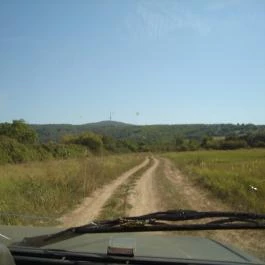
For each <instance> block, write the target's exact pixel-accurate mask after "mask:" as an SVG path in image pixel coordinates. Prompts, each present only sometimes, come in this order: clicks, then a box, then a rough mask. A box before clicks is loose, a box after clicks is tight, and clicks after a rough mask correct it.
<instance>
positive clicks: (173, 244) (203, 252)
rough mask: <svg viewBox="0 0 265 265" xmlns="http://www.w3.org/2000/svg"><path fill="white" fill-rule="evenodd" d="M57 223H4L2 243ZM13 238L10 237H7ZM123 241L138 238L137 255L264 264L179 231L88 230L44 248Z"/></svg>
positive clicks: (103, 249)
mask: <svg viewBox="0 0 265 265" xmlns="http://www.w3.org/2000/svg"><path fill="white" fill-rule="evenodd" d="M62 230H63V228H57V227H54V228H52V227H25V226H24V227H21V226H5V225H0V243H3V244H5V245H7V246H10V245H11V244H12V243H14V242H19V241H21V240H22V239H23V238H24V237H33V236H37V235H44V234H51V233H56V232H59V231H62ZM7 238H9V239H7ZM113 239H114V240H115V239H118V240H119V241H120V242H122V240H124V242H126V240H127V239H130V240H131V241H133V242H135V256H137V257H152V258H154V257H157V258H166V259H174V260H182V261H183V259H185V260H192V261H193V262H195V261H199V262H201V261H205V262H212V261H215V262H218V263H223V262H225V263H227V262H232V263H233V262H235V263H240V264H244V263H245V264H246V263H251V264H264V263H263V262H262V261H260V260H259V259H257V258H255V257H253V256H251V255H249V254H247V253H245V252H243V251H242V250H239V249H238V248H236V247H234V246H229V245H226V244H223V243H221V242H218V241H215V240H212V239H208V238H203V237H191V236H177V234H175V233H162V232H158V233H102V234H85V235H81V236H78V237H75V238H72V239H69V240H65V241H61V242H59V243H56V244H51V245H47V246H45V247H42V248H43V249H60V250H67V251H75V252H86V253H99V254H106V253H107V248H108V246H109V243H110V240H113Z"/></svg>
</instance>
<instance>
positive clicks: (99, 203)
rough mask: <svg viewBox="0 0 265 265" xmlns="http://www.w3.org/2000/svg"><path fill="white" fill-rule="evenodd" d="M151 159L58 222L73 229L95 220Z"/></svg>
mask: <svg viewBox="0 0 265 265" xmlns="http://www.w3.org/2000/svg"><path fill="white" fill-rule="evenodd" d="M148 162H149V159H148V158H146V159H145V160H144V162H142V163H141V164H140V165H138V166H136V167H133V168H132V169H130V170H129V171H127V172H125V173H123V174H122V175H121V176H120V177H118V178H117V179H115V180H114V181H113V182H112V183H110V184H108V185H105V186H104V187H102V188H101V189H98V190H96V191H95V192H93V194H92V195H91V196H90V197H87V198H85V199H84V201H83V202H82V204H81V205H80V206H78V207H77V208H76V209H75V210H74V211H72V212H70V213H68V214H66V215H64V216H62V217H61V218H60V219H59V220H58V221H59V222H61V226H64V227H71V226H78V225H83V224H86V223H88V222H89V221H92V220H93V219H95V218H96V217H97V216H98V214H99V212H100V211H101V209H102V207H103V205H104V204H105V203H106V202H107V201H108V199H109V198H110V197H111V195H112V194H113V192H114V191H115V190H116V189H117V188H118V187H119V186H120V185H121V184H122V183H124V182H125V181H126V180H127V179H128V178H129V177H130V176H131V175H132V174H133V173H135V172H136V171H137V170H139V169H140V168H142V167H144V166H145V165H147V164H148Z"/></svg>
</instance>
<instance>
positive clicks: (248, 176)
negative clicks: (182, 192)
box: [166, 149, 265, 213]
mask: <svg viewBox="0 0 265 265" xmlns="http://www.w3.org/2000/svg"><path fill="white" fill-rule="evenodd" d="M166 156H167V157H168V158H170V159H171V160H172V161H173V162H174V163H175V165H176V166H177V167H178V168H179V169H180V170H182V171H183V172H184V173H185V174H186V175H187V176H189V177H190V179H191V180H193V181H195V182H196V183H197V184H198V185H200V186H201V187H204V188H206V189H208V190H210V191H211V192H212V194H213V195H214V196H216V197H218V198H219V199H222V200H223V201H224V202H225V203H226V204H229V205H231V206H232V207H236V208H237V209H238V210H241V211H251V212H258V213H261V212H263V213H265V203H264V202H265V149H252V150H251V149H250V150H236V151H195V152H182V153H170V154H167V155H166ZM252 186H253V187H256V188H257V191H255V190H254V189H252V188H251V187H252Z"/></svg>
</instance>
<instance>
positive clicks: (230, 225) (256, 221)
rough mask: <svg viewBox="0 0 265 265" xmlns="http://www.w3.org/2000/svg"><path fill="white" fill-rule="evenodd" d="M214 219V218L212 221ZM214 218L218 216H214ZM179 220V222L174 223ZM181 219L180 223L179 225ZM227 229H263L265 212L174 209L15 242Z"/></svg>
mask: <svg viewBox="0 0 265 265" xmlns="http://www.w3.org/2000/svg"><path fill="white" fill-rule="evenodd" d="M209 218H210V219H211V221H208V222H204V223H198V222H196V223H189V224H183V223H181V221H190V220H199V219H202V220H203V219H209ZM213 218H215V219H214V220H212V219H213ZM216 218H217V219H216ZM176 222H178V224H176ZM179 222H180V224H179ZM227 229H265V214H255V213H242V212H238V213H237V212H197V211H191V210H173V211H165V212H156V213H151V214H146V215H141V216H134V217H123V218H118V219H115V220H106V221H95V222H91V223H89V224H87V225H83V226H78V227H72V228H68V229H66V230H63V231H61V232H58V233H55V234H51V235H42V236H37V237H30V238H24V239H23V240H22V241H21V242H18V243H14V244H15V245H20V246H35V247H41V246H45V245H50V244H54V243H57V242H60V241H63V240H67V239H70V238H74V237H76V236H80V235H83V234H88V233H115V232H149V231H195V230H227Z"/></svg>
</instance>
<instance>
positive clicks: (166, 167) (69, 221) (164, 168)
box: [60, 158, 265, 258]
mask: <svg viewBox="0 0 265 265" xmlns="http://www.w3.org/2000/svg"><path fill="white" fill-rule="evenodd" d="M148 162H149V159H145V161H144V162H143V163H141V164H140V165H138V166H136V167H134V168H132V169H131V170H129V171H127V172H125V173H124V174H123V175H121V176H120V177H118V178H117V179H116V180H114V181H113V182H112V183H110V184H109V185H106V186H104V187H103V188H101V189H99V190H96V191H95V192H94V193H93V194H92V196H91V197H88V198H86V199H85V200H84V201H83V203H82V204H81V205H80V206H79V207H78V208H77V209H75V210H74V211H73V212H71V213H69V214H67V215H65V216H63V217H62V218H60V221H61V222H62V224H63V226H66V227H69V226H77V225H82V224H85V223H87V222H89V221H91V220H93V219H95V218H96V217H97V216H98V215H99V213H100V211H101V210H102V208H103V206H104V204H105V203H107V202H108V200H109V199H110V197H111V196H112V195H114V196H115V191H116V189H117V188H118V187H119V186H120V185H122V184H124V183H125V184H126V182H127V180H128V179H129V177H130V176H132V174H133V173H135V172H136V171H138V170H139V169H140V168H142V167H144V166H146V165H147V164H148ZM159 168H160V169H159ZM163 180H167V181H168V182H169V185H170V187H173V190H174V191H173V193H172V194H171V195H170V196H169V197H168V198H167V200H166V201H165V200H164V198H163V193H167V192H168V191H167V189H166V188H165V189H164V190H163V189H162V190H161V189H160V192H159V189H158V187H160V186H161V185H160V184H161V181H163ZM163 200H164V201H163ZM174 200H175V204H174V206H173V207H174V208H179V209H180V208H182V209H183V208H186V209H194V210H198V211H233V209H231V208H230V207H228V206H227V205H225V204H224V203H222V202H221V201H220V200H218V199H217V198H216V197H213V195H212V194H210V192H209V191H207V190H205V189H203V188H201V187H198V186H197V185H195V184H194V183H193V182H191V181H190V180H189V179H188V178H187V177H186V176H185V175H183V174H182V173H181V172H180V171H179V170H178V169H177V168H175V166H174V165H173V164H172V162H171V161H170V160H168V159H164V158H153V163H152V165H151V166H150V167H149V168H148V169H147V170H146V171H145V172H144V173H143V174H142V176H140V178H139V179H138V180H137V182H136V183H134V184H132V187H131V190H130V193H129V195H128V202H129V204H130V205H131V209H130V210H128V212H127V213H126V215H127V216H137V215H142V214H146V213H150V212H155V211H163V210H166V209H168V208H169V207H172V206H170V204H169V203H168V202H169V201H171V202H172V201H174ZM250 233H251V234H250ZM165 234H168V233H165ZM170 234H171V235H173V234H175V233H173V234H172V233H170ZM189 235H190V233H189ZM197 235H199V236H203V237H213V238H214V239H217V240H220V241H223V242H226V243H230V244H232V245H233V244H234V245H236V246H240V247H242V248H244V249H246V250H249V251H250V252H253V253H255V252H256V253H257V254H258V253H259V255H260V253H262V251H263V250H264V249H265V242H264V240H262V235H264V233H263V234H262V232H259V231H258V232H256V231H253V232H252V231H251V232H249V233H247V232H244V231H243V232H241V233H239V232H237V231H229V232H223V231H211V232H207V231H203V232H198V234H197ZM257 242H258V244H257ZM264 258H265V257H264Z"/></svg>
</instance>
